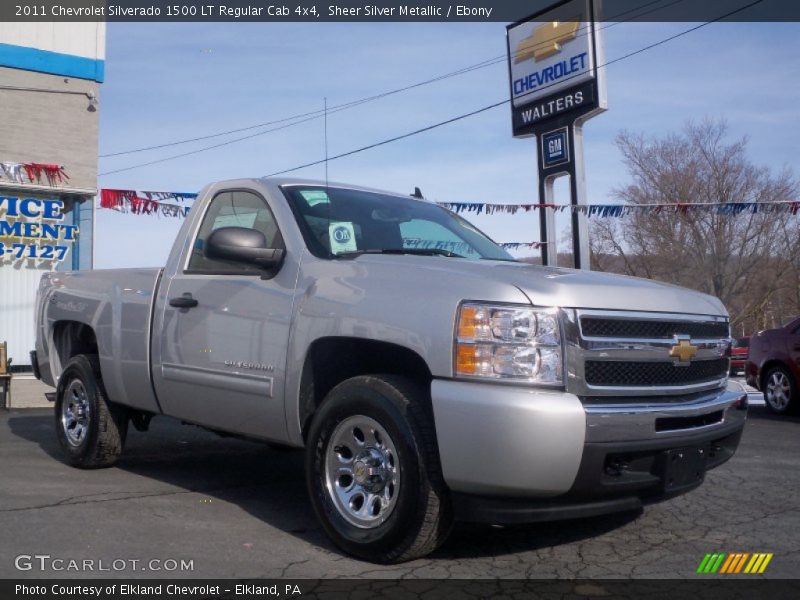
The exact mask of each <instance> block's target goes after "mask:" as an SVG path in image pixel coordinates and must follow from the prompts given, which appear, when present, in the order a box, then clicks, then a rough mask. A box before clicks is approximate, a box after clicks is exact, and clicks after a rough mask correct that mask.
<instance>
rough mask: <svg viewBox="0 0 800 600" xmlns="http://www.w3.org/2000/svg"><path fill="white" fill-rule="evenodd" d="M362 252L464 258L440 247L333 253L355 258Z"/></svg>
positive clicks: (371, 249)
mask: <svg viewBox="0 0 800 600" xmlns="http://www.w3.org/2000/svg"><path fill="white" fill-rule="evenodd" d="M362 254H415V255H418V256H447V257H451V258H464V256H462V255H461V254H456V253H455V252H450V250H442V249H441V248H370V249H367V250H355V251H353V252H342V253H340V254H335V255H334V256H335V257H336V258H355V257H357V256H361V255H362Z"/></svg>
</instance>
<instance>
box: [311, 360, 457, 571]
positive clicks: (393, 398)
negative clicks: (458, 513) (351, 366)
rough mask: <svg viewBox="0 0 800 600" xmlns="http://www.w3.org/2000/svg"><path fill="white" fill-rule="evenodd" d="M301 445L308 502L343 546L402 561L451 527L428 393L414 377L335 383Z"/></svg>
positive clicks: (380, 558)
mask: <svg viewBox="0 0 800 600" xmlns="http://www.w3.org/2000/svg"><path fill="white" fill-rule="evenodd" d="M306 448H307V449H306V482H307V486H308V490H309V494H310V496H311V502H312V504H313V506H314V510H315V512H316V514H317V517H318V518H319V519H320V521H321V523H322V526H323V527H324V529H325V531H326V532H327V534H328V536H329V537H330V538H331V539H332V540H333V542H334V543H335V544H336V545H337V546H339V547H340V548H342V549H343V550H344V551H346V552H348V553H350V554H352V555H354V556H357V557H359V558H362V559H366V560H370V561H373V562H379V563H397V562H403V561H407V560H412V559H414V558H418V557H420V556H424V555H426V554H428V553H430V552H432V551H433V550H434V549H435V548H436V547H437V546H438V545H439V544H441V543H442V542H443V541H444V539H445V538H446V536H447V534H448V533H449V532H450V528H451V525H452V513H451V509H450V501H449V497H448V493H447V489H446V486H445V484H444V481H443V478H442V474H441V467H440V465H439V453H438V449H437V445H436V435H435V431H434V426H433V415H432V412H431V410H430V403H429V398H428V395H427V392H425V391H424V390H423V389H421V388H420V387H419V386H417V385H416V384H415V383H414V382H412V381H410V380H407V379H405V378H403V377H397V376H391V375H382V376H362V377H354V378H352V379H349V380H347V381H345V382H343V383H341V384H339V385H338V386H336V387H335V388H334V389H333V390H332V391H331V392H330V393H329V394H328V395H327V397H326V398H325V400H324V402H323V404H322V406H321V408H320V409H319V411H318V412H317V414H316V415H315V416H314V419H313V421H312V424H311V429H310V431H309V435H308V443H307V446H306Z"/></svg>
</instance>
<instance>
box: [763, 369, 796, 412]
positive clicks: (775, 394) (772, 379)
mask: <svg viewBox="0 0 800 600" xmlns="http://www.w3.org/2000/svg"><path fill="white" fill-rule="evenodd" d="M791 391H792V389H791V386H790V385H789V378H788V377H786V374H785V373H783V372H781V371H776V372H774V373H772V374H771V375H770V376H769V381H768V382H767V393H766V400H767V402H769V404H770V406H772V407H773V408H775V409H776V410H785V409H786V407H787V406H789V400H790V396H791Z"/></svg>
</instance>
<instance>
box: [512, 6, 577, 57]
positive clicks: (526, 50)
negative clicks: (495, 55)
mask: <svg viewBox="0 0 800 600" xmlns="http://www.w3.org/2000/svg"><path fill="white" fill-rule="evenodd" d="M579 26H580V17H573V18H572V19H570V20H568V21H553V22H552V23H545V24H544V25H540V26H539V27H537V28H536V29H534V30H533V33H531V35H530V36H528V37H526V38H525V39H523V40H522V41H521V42H520V43H519V44H518V45H517V52H516V55H515V56H516V58H515V59H514V62H515V63H521V62H522V61H525V60H528V59H530V58H533V59H534V60H542V59H543V58H547V57H548V56H553V55H554V54H558V53H559V52H561V46H562V45H564V44H565V43H567V42H570V41H572V40H574V39H575V36H577V35H578V27H579Z"/></svg>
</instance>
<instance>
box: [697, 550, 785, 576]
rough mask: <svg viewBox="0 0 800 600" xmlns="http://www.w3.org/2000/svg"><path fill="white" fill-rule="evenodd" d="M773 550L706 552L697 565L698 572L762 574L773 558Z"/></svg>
mask: <svg viewBox="0 0 800 600" xmlns="http://www.w3.org/2000/svg"><path fill="white" fill-rule="evenodd" d="M772 556H773V555H772V552H769V553H767V552H755V553H753V554H750V553H749V552H733V553H731V554H726V553H725V552H715V553H713V554H706V555H705V557H704V558H703V560H702V561H700V566H698V567H697V572H698V573H702V574H706V573H708V574H714V573H721V574H725V575H731V574H739V573H744V574H751V575H755V574H761V573H763V572H764V571H765V570H766V568H767V565H768V564H769V561H771V560H772Z"/></svg>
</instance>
